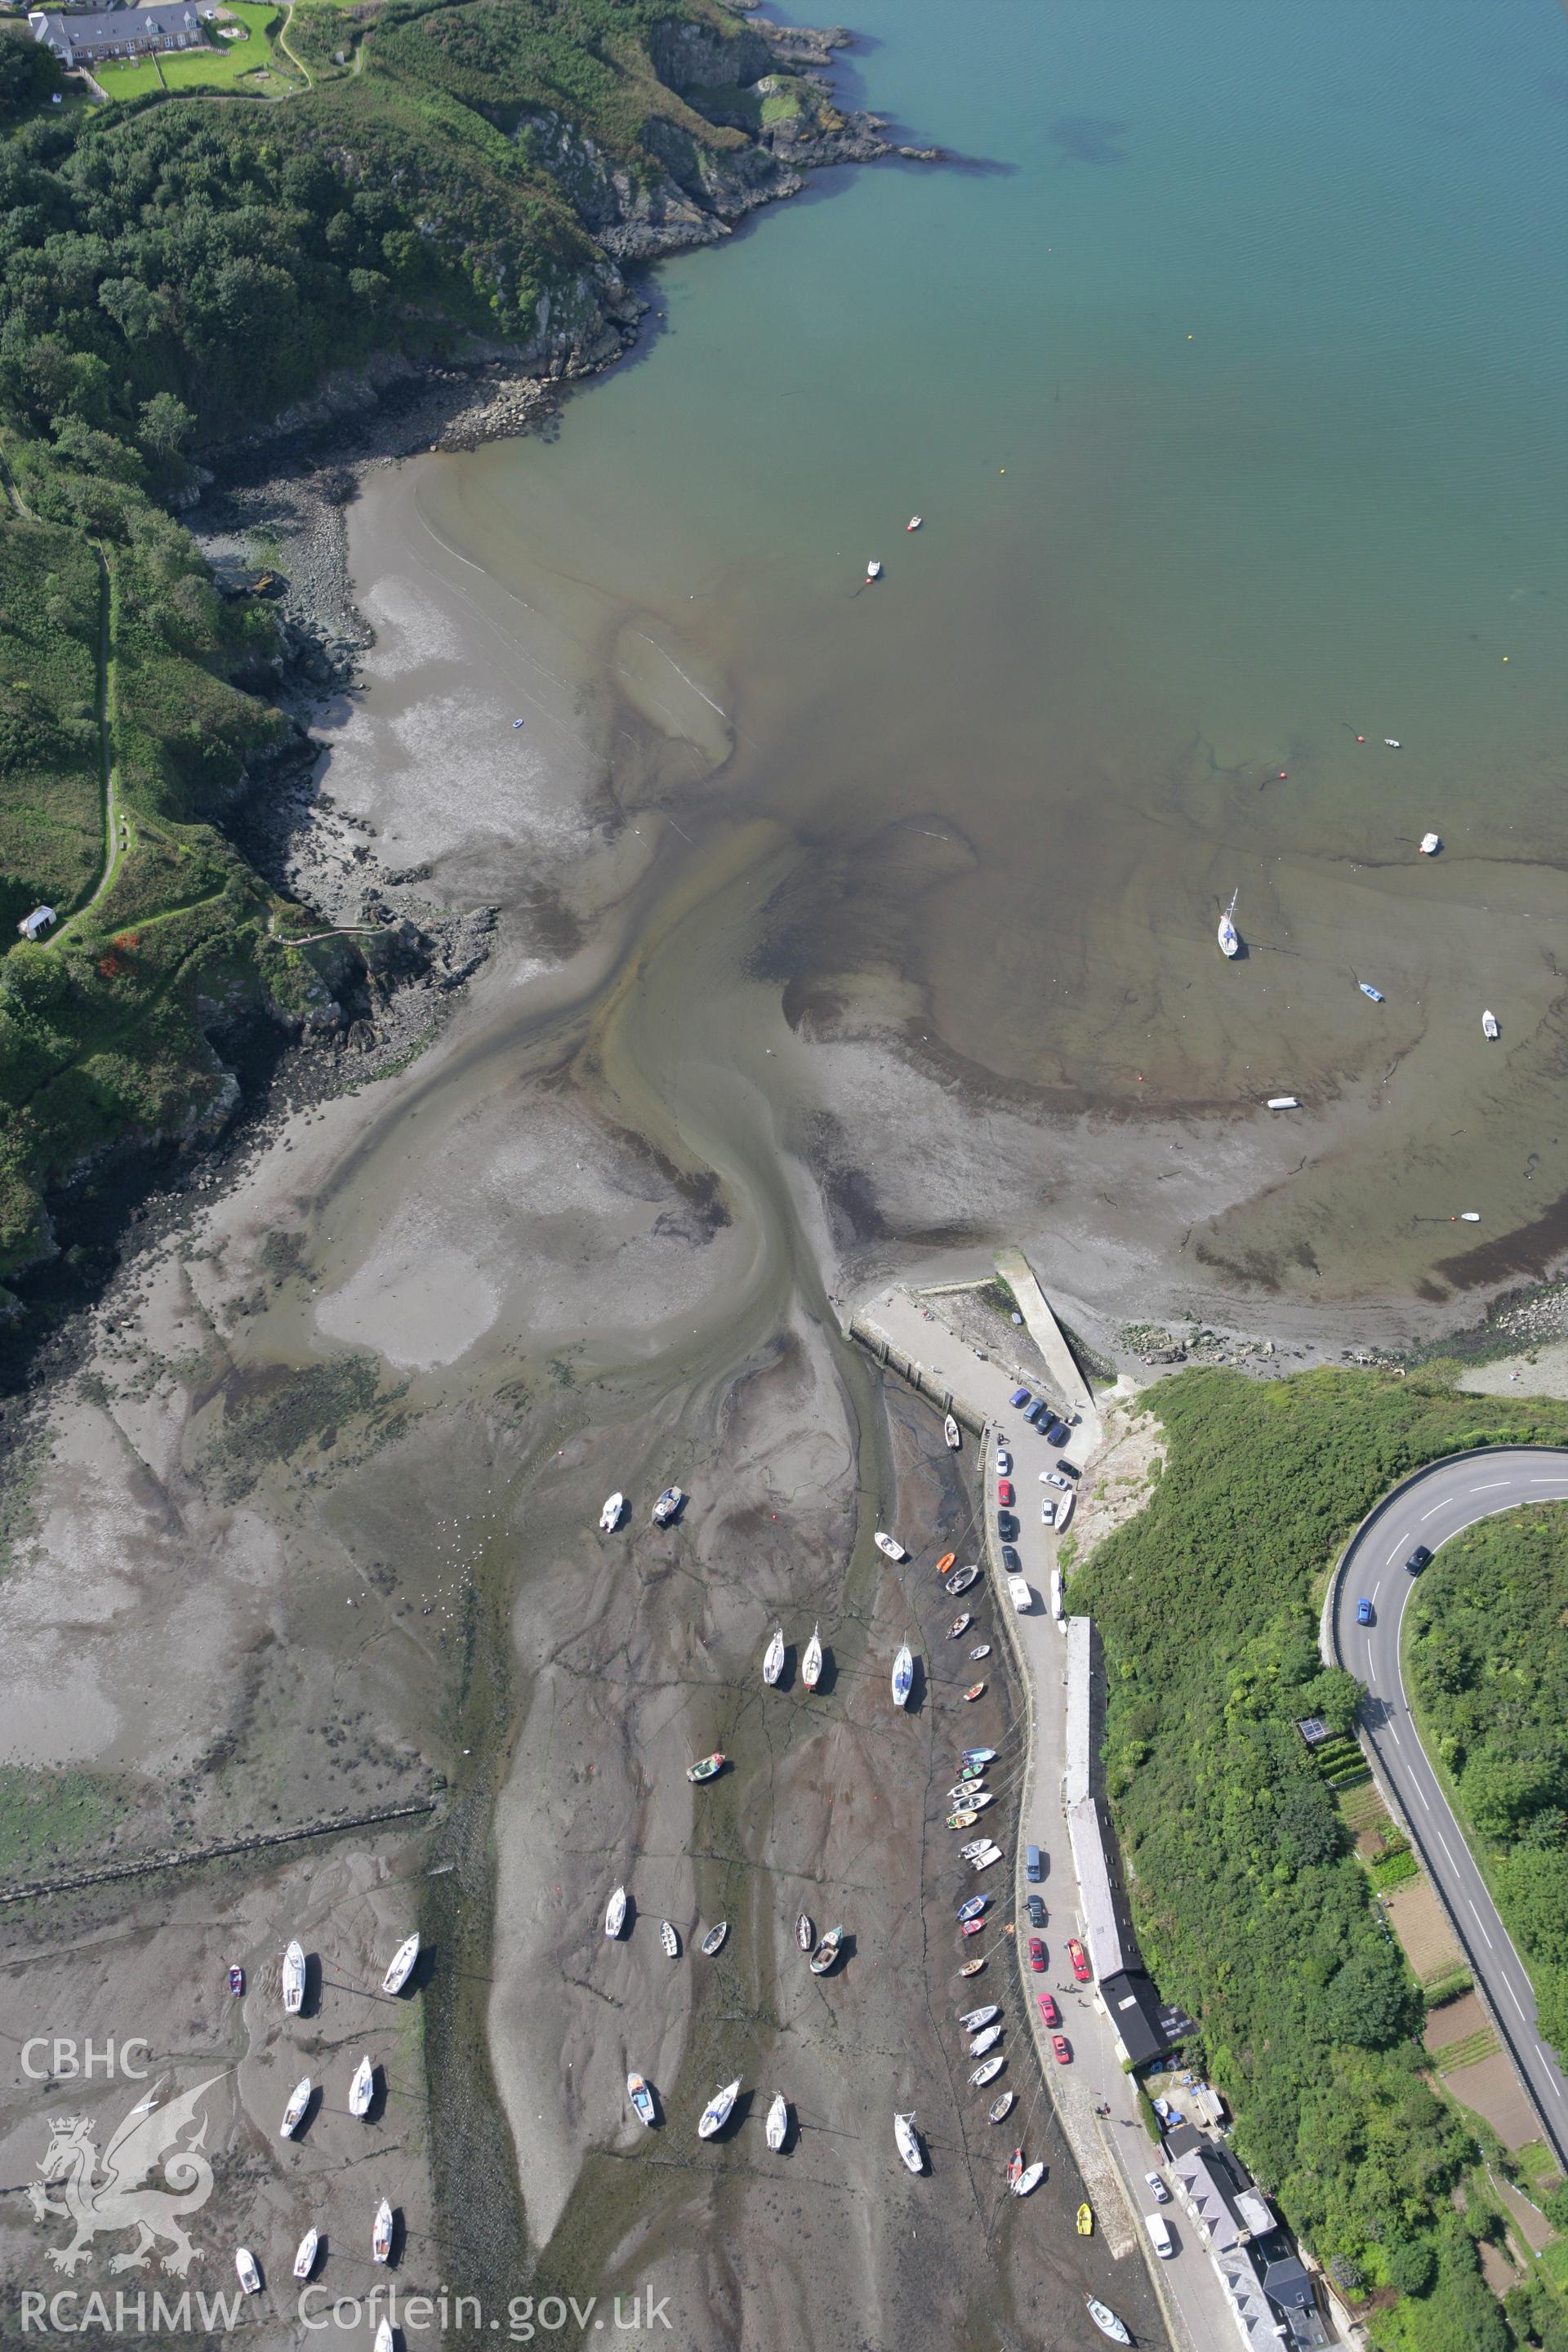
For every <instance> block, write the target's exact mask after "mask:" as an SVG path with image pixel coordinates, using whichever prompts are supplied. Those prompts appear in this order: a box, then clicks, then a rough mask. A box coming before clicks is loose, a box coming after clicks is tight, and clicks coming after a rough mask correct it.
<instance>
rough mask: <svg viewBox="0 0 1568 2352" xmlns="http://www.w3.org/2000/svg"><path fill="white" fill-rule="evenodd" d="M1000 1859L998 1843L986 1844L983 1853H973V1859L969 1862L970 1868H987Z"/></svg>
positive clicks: (1000, 1850)
mask: <svg viewBox="0 0 1568 2352" xmlns="http://www.w3.org/2000/svg"><path fill="white" fill-rule="evenodd" d="M1001 1859H1002V1849H1001V1847H1000V1846H999V1845H988V1846H986V1847H985V1849H984V1852H983V1853H977V1854H976V1855H975V1857H974V1859H973V1862H972V1863H971V1864H970V1868H971V1869H972V1870H989V1869H990V1868H991V1866H992V1864H993V1863H997V1862H1000V1861H1001Z"/></svg>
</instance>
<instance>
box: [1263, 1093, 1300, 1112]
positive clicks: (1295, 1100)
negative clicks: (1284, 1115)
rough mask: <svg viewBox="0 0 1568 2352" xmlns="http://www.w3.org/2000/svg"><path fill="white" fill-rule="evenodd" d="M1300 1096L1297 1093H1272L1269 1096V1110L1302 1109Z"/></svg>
mask: <svg viewBox="0 0 1568 2352" xmlns="http://www.w3.org/2000/svg"><path fill="white" fill-rule="evenodd" d="M1300 1108H1301V1104H1300V1097H1299V1096H1296V1095H1270V1096H1269V1097H1268V1109H1269V1110H1300Z"/></svg>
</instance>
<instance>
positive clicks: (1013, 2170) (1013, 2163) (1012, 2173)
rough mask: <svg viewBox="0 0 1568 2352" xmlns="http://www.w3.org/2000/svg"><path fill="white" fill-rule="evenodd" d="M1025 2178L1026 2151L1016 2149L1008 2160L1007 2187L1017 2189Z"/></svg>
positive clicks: (1019, 2148)
mask: <svg viewBox="0 0 1568 2352" xmlns="http://www.w3.org/2000/svg"><path fill="white" fill-rule="evenodd" d="M1023 2177H1024V2151H1023V2149H1022V2148H1021V2147H1016V2148H1015V2149H1014V2150H1013V2153H1012V2155H1011V2156H1010V2157H1009V2158H1007V2186H1008V2188H1009V2189H1016V2187H1017V2185H1018V2183H1019V2181H1020V2180H1022V2179H1023Z"/></svg>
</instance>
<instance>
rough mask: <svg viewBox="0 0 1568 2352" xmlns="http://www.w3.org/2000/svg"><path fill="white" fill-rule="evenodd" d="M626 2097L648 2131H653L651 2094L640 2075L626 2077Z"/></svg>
mask: <svg viewBox="0 0 1568 2352" xmlns="http://www.w3.org/2000/svg"><path fill="white" fill-rule="evenodd" d="M626 2096H627V2098H628V2099H629V2100H630V2101H631V2103H632V2105H633V2106H634V2107H635V2108H636V2109H637V2114H638V2115H639V2116H641V2117H642V2119H643V2121H644V2123H645V2124H647V2127H648V2129H649V2130H650V2131H651V2130H652V2129H653V2120H654V2117H653V2093H652V2092H651V2091H650V2090H649V2089H648V2086H647V2084H646V2083H645V2082H644V2080H643V2078H642V2076H641V2075H640V2074H628V2075H627V2076H626Z"/></svg>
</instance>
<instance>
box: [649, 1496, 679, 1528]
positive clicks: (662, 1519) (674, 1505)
mask: <svg viewBox="0 0 1568 2352" xmlns="http://www.w3.org/2000/svg"><path fill="white" fill-rule="evenodd" d="M685 1500H686V1497H685V1496H684V1495H683V1494H682V1493H681V1491H680V1488H679V1486H667V1487H666V1488H665V1490H664V1492H663V1494H662V1495H661V1496H659V1498H658V1502H657V1503H656V1504H655V1505H654V1507H653V1523H654V1526H655V1527H656V1528H667V1527H668V1525H669V1523H670V1521H671V1520H672V1519H677V1518H679V1516H680V1506H681V1505H682V1503H684V1502H685Z"/></svg>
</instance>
